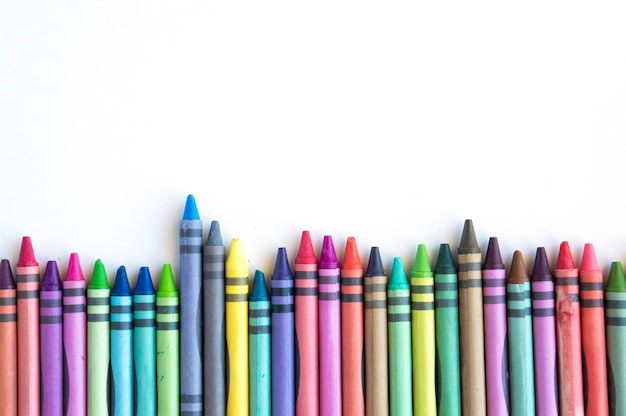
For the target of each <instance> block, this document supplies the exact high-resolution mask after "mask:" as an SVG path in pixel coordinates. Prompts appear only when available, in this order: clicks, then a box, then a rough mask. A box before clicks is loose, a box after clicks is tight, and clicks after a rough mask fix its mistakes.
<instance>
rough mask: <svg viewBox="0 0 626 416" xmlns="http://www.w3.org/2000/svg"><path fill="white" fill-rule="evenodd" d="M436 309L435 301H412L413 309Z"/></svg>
mask: <svg viewBox="0 0 626 416" xmlns="http://www.w3.org/2000/svg"><path fill="white" fill-rule="evenodd" d="M433 309H435V302H412V303H411V310H412V311H431V310H433Z"/></svg>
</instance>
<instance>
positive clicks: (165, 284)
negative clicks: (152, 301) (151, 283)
mask: <svg viewBox="0 0 626 416" xmlns="http://www.w3.org/2000/svg"><path fill="white" fill-rule="evenodd" d="M156 295H157V296H158V297H168V298H169V297H176V296H178V290H176V282H175V281H174V273H172V266H171V265H170V264H168V263H165V264H164V265H163V269H162V271H161V281H160V282H159V289H158V290H157V292H156Z"/></svg>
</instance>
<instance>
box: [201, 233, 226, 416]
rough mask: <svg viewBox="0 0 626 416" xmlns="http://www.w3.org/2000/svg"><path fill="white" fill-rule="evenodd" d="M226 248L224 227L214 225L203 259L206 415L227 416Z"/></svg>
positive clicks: (207, 240)
mask: <svg viewBox="0 0 626 416" xmlns="http://www.w3.org/2000/svg"><path fill="white" fill-rule="evenodd" d="M224 253H225V251H224V244H223V242H222V234H221V231H220V224H219V222H217V221H211V226H210V227H209V235H208V236H207V239H206V245H205V246H204V255H203V256H202V262H203V263H202V278H203V280H202V294H203V304H204V309H203V317H202V328H203V340H204V346H203V351H204V357H203V360H202V364H203V366H204V372H203V377H204V382H203V383H204V400H205V401H206V402H207V403H211V405H210V406H207V407H205V409H204V413H205V415H215V416H217V415H224V414H226V315H225V313H226V312H225V306H224V259H225V256H224Z"/></svg>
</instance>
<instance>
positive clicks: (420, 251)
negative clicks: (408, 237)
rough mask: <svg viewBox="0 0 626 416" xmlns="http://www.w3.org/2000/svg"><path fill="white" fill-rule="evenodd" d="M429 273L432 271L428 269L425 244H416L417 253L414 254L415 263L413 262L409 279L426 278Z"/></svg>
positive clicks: (428, 261)
mask: <svg viewBox="0 0 626 416" xmlns="http://www.w3.org/2000/svg"><path fill="white" fill-rule="evenodd" d="M431 273H432V269H431V268H430V260H429V259H428V250H426V244H418V245H417V252H416V253H415V261H414V262H413V270H411V277H426V276H428V275H430V274H431ZM429 277H432V276H429Z"/></svg>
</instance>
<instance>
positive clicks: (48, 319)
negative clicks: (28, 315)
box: [39, 315, 63, 325]
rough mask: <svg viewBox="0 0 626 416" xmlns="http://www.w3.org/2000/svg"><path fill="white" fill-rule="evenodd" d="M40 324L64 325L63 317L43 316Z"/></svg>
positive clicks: (40, 318)
mask: <svg viewBox="0 0 626 416" xmlns="http://www.w3.org/2000/svg"><path fill="white" fill-rule="evenodd" d="M39 323H40V324H44V325H54V324H62V323H63V315H43V316H40V317H39Z"/></svg>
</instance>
